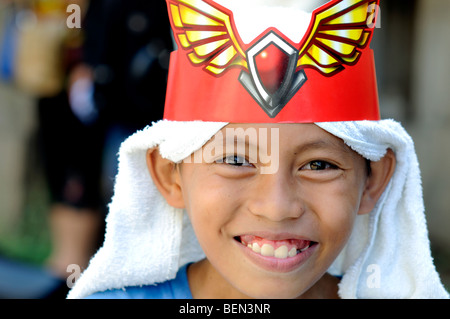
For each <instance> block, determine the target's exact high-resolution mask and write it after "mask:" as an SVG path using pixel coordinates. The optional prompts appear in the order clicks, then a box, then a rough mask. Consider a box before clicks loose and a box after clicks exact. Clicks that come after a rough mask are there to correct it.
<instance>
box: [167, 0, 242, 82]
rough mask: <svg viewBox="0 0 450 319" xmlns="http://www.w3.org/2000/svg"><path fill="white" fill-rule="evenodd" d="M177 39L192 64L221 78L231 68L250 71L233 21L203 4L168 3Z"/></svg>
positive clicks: (177, 0) (189, 1)
mask: <svg viewBox="0 0 450 319" xmlns="http://www.w3.org/2000/svg"><path fill="white" fill-rule="evenodd" d="M169 15H170V17H171V19H172V26H173V27H174V33H175V37H176V38H177V39H178V43H179V44H180V45H181V46H182V47H183V48H184V49H186V50H189V52H188V54H187V56H188V58H189V59H190V61H191V62H192V63H194V64H196V65H199V66H204V68H205V69H206V70H207V71H209V72H211V73H213V74H215V75H219V74H221V73H222V72H223V71H225V70H226V69H228V68H229V67H230V66H240V67H243V68H247V62H246V55H245V52H244V51H243V50H242V48H241V45H240V43H239V40H238V35H237V34H235V31H234V29H233V27H232V23H233V22H232V19H231V17H230V15H228V14H227V13H225V12H223V11H220V10H218V9H216V8H215V7H213V6H212V5H210V4H208V3H206V2H204V1H202V0H173V1H169Z"/></svg>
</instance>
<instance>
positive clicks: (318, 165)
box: [301, 161, 337, 171]
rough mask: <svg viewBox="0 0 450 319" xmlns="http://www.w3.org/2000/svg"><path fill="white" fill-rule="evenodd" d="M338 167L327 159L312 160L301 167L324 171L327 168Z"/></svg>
mask: <svg viewBox="0 0 450 319" xmlns="http://www.w3.org/2000/svg"><path fill="white" fill-rule="evenodd" d="M336 168H337V166H336V165H333V164H330V163H328V162H325V161H311V162H309V163H308V164H306V165H305V166H303V167H302V168H301V169H302V170H305V169H308V170H312V171H323V170H326V169H336Z"/></svg>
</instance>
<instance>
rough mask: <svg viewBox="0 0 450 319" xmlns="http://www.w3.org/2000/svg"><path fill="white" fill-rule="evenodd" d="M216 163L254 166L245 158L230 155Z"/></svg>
mask: <svg viewBox="0 0 450 319" xmlns="http://www.w3.org/2000/svg"><path fill="white" fill-rule="evenodd" d="M216 163H225V164H228V165H232V166H252V164H250V162H249V161H247V160H246V159H245V157H242V156H239V155H230V156H227V157H224V158H223V159H221V160H219V161H217V162H216Z"/></svg>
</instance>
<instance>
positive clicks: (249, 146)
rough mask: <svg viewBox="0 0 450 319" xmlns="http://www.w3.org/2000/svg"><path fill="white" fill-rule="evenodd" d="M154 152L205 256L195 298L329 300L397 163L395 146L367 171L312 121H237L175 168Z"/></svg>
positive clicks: (160, 183) (195, 277)
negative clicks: (361, 217) (362, 222)
mask: <svg viewBox="0 0 450 319" xmlns="http://www.w3.org/2000/svg"><path fill="white" fill-rule="evenodd" d="M228 131H232V132H235V133H236V134H235V136H234V137H232V138H230V137H229V135H228V134H227V132H228ZM255 132H263V133H264V132H265V133H268V132H270V134H268V135H271V136H264V135H267V134H257V133H255ZM253 133H254V134H253ZM274 136H275V137H276V138H275V139H274V138H273V137H274ZM230 144H231V145H230ZM155 150H157V149H151V150H149V151H148V156H147V165H148V168H149V171H150V174H151V176H152V179H153V181H154V183H155V185H156V187H157V188H158V190H159V191H160V192H161V194H162V196H163V197H164V198H165V199H166V201H167V202H168V204H169V205H171V206H173V207H178V208H185V209H186V211H187V213H188V215H189V217H190V220H191V223H192V226H193V228H194V231H195V233H196V236H197V238H198V241H199V243H200V245H201V247H202V249H203V251H204V252H205V254H206V257H207V258H206V259H205V260H203V261H200V262H198V263H196V264H194V265H192V266H190V267H189V269H188V278H189V284H190V288H191V292H192V294H193V296H194V298H242V297H255V298H297V297H299V298H300V297H314V298H318V297H326V298H330V292H331V293H336V292H337V279H336V278H333V277H331V276H330V275H328V274H326V271H327V269H328V268H329V267H330V266H331V264H332V263H333V261H334V260H335V259H336V257H337V256H338V254H339V253H340V252H341V250H342V249H343V247H344V246H345V244H346V243H347V240H348V238H349V236H350V234H351V232H352V229H353V224H354V221H355V218H356V216H357V215H358V214H367V213H369V212H370V211H371V210H372V209H373V207H374V206H375V204H376V202H377V201H378V198H379V197H380V196H381V194H382V192H383V191H384V189H385V187H386V186H387V184H388V183H389V180H390V178H391V176H392V174H393V173H394V169H395V155H394V153H393V152H392V151H391V150H388V151H387V153H386V155H385V156H384V157H383V158H382V159H380V160H379V161H377V162H372V163H371V165H370V172H369V171H368V168H367V163H366V160H365V159H364V158H362V157H361V156H360V155H358V154H357V153H356V152H354V151H352V150H351V149H350V148H349V147H348V146H346V145H345V144H344V142H343V141H342V140H341V139H339V138H337V137H335V136H333V135H331V134H329V133H328V132H326V131H324V130H322V129H321V128H319V127H318V126H316V125H314V124H270V125H267V124H230V125H227V126H226V127H225V128H223V129H222V130H221V131H219V132H218V133H217V134H216V135H215V136H214V137H213V138H212V139H211V140H210V141H209V142H208V143H207V144H205V145H204V146H203V148H202V149H200V150H198V151H197V152H195V153H194V154H192V155H191V157H189V158H187V159H185V160H184V161H183V162H182V163H181V164H177V165H176V164H174V163H173V162H171V161H170V160H167V159H163V158H162V157H161V155H160V154H159V152H158V151H155ZM268 155H270V156H268ZM268 158H269V159H270V160H267V159H268ZM268 166H272V167H268ZM324 293H325V294H324ZM332 295H333V294H332ZM333 296H334V295H333Z"/></svg>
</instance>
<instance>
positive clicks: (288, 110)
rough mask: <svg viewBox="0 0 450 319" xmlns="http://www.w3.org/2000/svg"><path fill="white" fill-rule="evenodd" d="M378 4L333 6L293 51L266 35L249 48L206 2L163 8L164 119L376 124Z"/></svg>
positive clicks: (175, 0) (343, 1) (278, 36)
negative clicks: (170, 35)
mask: <svg viewBox="0 0 450 319" xmlns="http://www.w3.org/2000/svg"><path fill="white" fill-rule="evenodd" d="M378 4H379V0H359V1H358V0H333V1H330V2H328V3H327V4H325V5H323V6H321V7H319V8H318V9H316V10H315V11H314V12H313V13H312V18H311V22H310V25H309V28H308V31H307V32H306V34H305V36H304V37H303V39H302V40H301V42H300V43H293V42H292V41H291V40H290V39H289V38H287V37H286V36H285V35H284V34H283V33H281V32H280V31H279V30H277V29H276V28H274V27H268V28H267V30H266V31H264V32H263V33H262V34H261V35H259V36H258V37H257V38H256V39H254V40H253V41H252V42H251V43H248V44H246V43H244V42H243V41H242V40H241V37H240V36H239V34H238V32H237V29H236V26H235V23H234V20H233V13H232V12H231V11H230V10H228V9H226V8H224V7H222V6H220V5H219V4H217V3H215V2H213V1H211V0H167V5H168V11H169V17H170V21H171V25H172V29H173V32H174V36H175V39H176V41H177V44H178V46H179V49H178V50H177V51H174V52H172V54H171V60H170V67H169V77H168V87H167V97H166V105H165V111H164V118H165V119H168V120H174V121H195V120H202V121H214V122H232V123H305V122H307V123H308V122H309V123H311V122H330V121H356V120H379V119H380V115H379V105H378V92H377V84H376V74H375V63H374V57H373V52H372V50H371V49H370V48H369V46H368V44H369V43H370V40H371V37H372V34H373V28H374V25H375V24H374V19H375V17H376V15H377V10H378Z"/></svg>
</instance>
